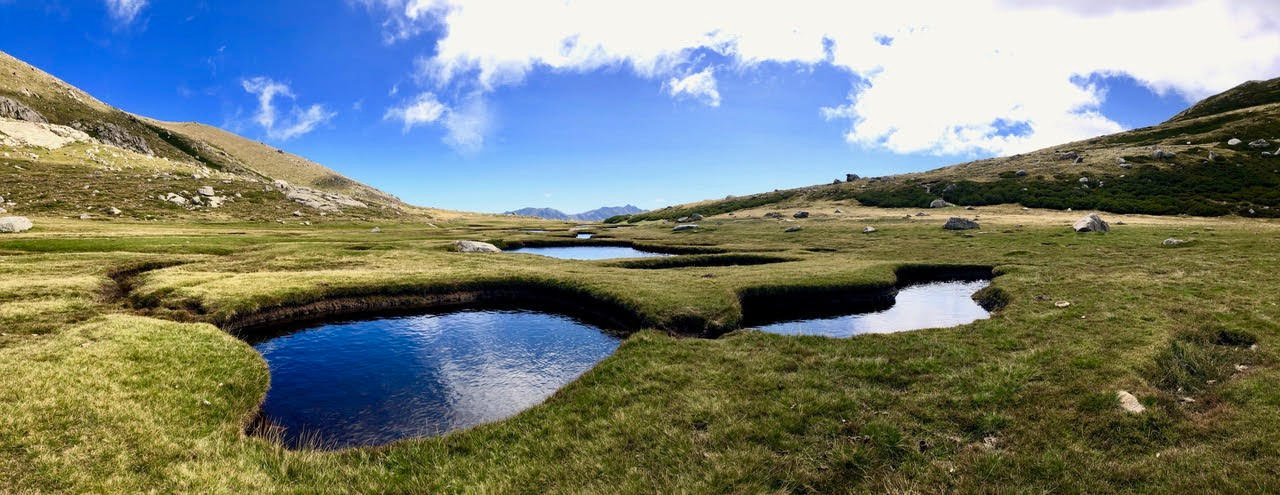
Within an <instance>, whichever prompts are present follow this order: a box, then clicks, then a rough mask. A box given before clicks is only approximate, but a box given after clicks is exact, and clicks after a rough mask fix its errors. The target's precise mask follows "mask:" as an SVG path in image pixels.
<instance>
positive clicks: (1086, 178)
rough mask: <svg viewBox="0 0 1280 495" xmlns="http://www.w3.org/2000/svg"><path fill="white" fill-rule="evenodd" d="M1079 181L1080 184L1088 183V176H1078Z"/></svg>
mask: <svg viewBox="0 0 1280 495" xmlns="http://www.w3.org/2000/svg"><path fill="white" fill-rule="evenodd" d="M1080 183H1081V184H1088V183H1089V178H1088V177H1081V178H1080Z"/></svg>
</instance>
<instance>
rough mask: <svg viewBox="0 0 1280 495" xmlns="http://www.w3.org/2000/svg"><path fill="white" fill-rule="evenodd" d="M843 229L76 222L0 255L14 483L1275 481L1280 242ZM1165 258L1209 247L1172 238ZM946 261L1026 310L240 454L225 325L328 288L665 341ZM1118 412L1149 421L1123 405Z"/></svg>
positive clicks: (720, 357) (1264, 226)
mask: <svg viewBox="0 0 1280 495" xmlns="http://www.w3.org/2000/svg"><path fill="white" fill-rule="evenodd" d="M813 206H815V207H818V208H821V207H823V206H822V205H813ZM845 208H849V209H850V211H849V212H848V213H847V216H846V217H843V218H839V219H837V218H831V217H824V216H821V215H818V216H816V217H815V218H812V219H809V220H804V221H801V222H798V223H799V224H800V225H803V226H804V230H803V231H801V232H796V233H784V232H782V230H783V229H782V228H781V227H780V226H779V225H778V224H777V223H776V222H773V221H768V220H760V219H745V218H743V219H733V218H720V217H718V218H709V219H706V220H704V221H703V222H701V223H702V224H704V225H705V226H706V228H705V229H704V230H703V231H702V232H699V233H695V234H672V233H670V232H669V227H668V226H664V225H663V224H661V223H657V224H650V223H642V224H638V225H637V226H635V227H631V228H625V229H612V230H609V231H608V233H609V235H610V236H612V238H613V240H620V241H630V242H635V243H642V244H645V243H647V244H661V245H670V246H678V245H694V244H696V245H698V246H700V247H703V248H706V247H715V248H718V249H722V250H724V251H726V254H713V255H696V256H695V258H699V259H701V258H709V259H718V258H724V257H732V256H746V257H773V256H776V257H779V258H785V259H787V260H790V261H785V262H780V263H770V264H758V265H751V266H741V265H739V266H673V267H665V268H662V269H647V270H644V269H635V268H627V267H625V266H626V263H620V262H614V261H599V262H580V261H567V260H556V259H551V258H543V257H537V256H532V255H518V254H500V255H463V254H458V253H450V252H448V251H447V249H446V246H447V245H448V244H449V243H450V242H451V240H453V239H457V238H468V237H469V238H488V239H494V238H498V239H506V240H510V241H513V242H514V241H518V240H521V239H528V238H531V237H533V236H531V235H526V234H521V233H519V230H520V229H521V228H527V227H530V226H531V225H528V224H519V223H516V222H517V221H513V220H505V219H502V220H487V219H476V220H475V221H473V222H472V223H475V225H476V226H475V227H472V228H468V227H463V226H460V225H454V226H452V227H448V228H440V229H425V228H423V227H422V226H421V225H415V224H385V223H384V224H383V227H384V228H383V232H382V233H380V234H371V233H369V232H368V229H367V228H366V226H362V225H359V224H351V225H337V224H335V225H331V226H326V227H324V228H322V229H315V230H312V229H302V228H297V227H285V226H279V227H269V226H268V227H262V226H259V227H253V228H247V227H246V225H248V224H233V225H225V226H219V225H217V224H210V225H186V224H173V225H168V226H166V225H154V224H150V223H147V224H127V223H113V224H102V225H98V226H97V230H96V231H94V232H93V233H75V232H73V231H69V230H62V229H61V228H59V227H58V226H59V225H70V226H74V225H75V224H74V223H66V222H64V223H61V224H59V223H57V222H54V223H53V226H52V227H46V228H45V229H44V230H43V231H40V232H33V233H31V234H23V235H21V236H18V237H16V238H14V239H8V240H4V241H3V244H0V326H3V328H4V330H3V334H4V335H0V425H3V426H0V473H3V474H4V476H0V491H6V492H25V491H35V492H119V493H136V492H175V491H176V492H201V493H218V492H227V493H231V492H235V493H244V492H384V493H385V492H392V493H421V492H486V491H487V492H529V491H538V492H603V493H617V492H653V491H660V492H726V491H728V492H738V493H758V492H818V493H828V492H837V493H838V492H885V491H888V492H899V493H910V492H918V493H936V492H1005V491H1007V492H1088V493H1108V492H1135V491H1137V492H1154V493H1188V492H1195V493H1210V492H1237V493H1258V492H1270V491H1277V490H1280V485H1278V484H1277V480H1276V478H1274V476H1272V475H1271V473H1274V472H1276V470H1277V469H1280V461H1278V460H1277V459H1280V447H1277V446H1278V445H1280V441H1278V440H1280V426H1278V425H1280V387H1278V386H1277V385H1276V384H1277V383H1280V373H1277V371H1276V369H1275V368H1274V365H1273V363H1274V362H1275V353H1274V351H1273V349H1274V348H1275V346H1276V345H1277V343H1278V342H1280V323H1278V322H1280V307H1278V306H1277V303H1276V302H1275V300H1274V297H1273V293H1274V291H1273V290H1272V289H1273V288H1274V287H1276V286H1277V285H1280V280H1278V279H1277V277H1280V275H1277V274H1276V273H1275V271H1274V270H1273V269H1272V267H1274V266H1276V264H1277V263H1280V252H1277V251H1276V250H1275V249H1273V245H1274V243H1275V239H1276V238H1277V236H1278V234H1280V225H1277V224H1275V223H1273V222H1270V221H1264V220H1234V219H1228V220H1212V219H1196V218H1192V219H1169V218H1167V219H1142V218H1129V219H1127V220H1129V222H1128V223H1130V225H1126V226H1120V227H1117V228H1116V230H1115V231H1114V232H1112V233H1111V234H1108V235H1077V234H1074V233H1070V232H1069V229H1067V228H1066V227H1065V226H1064V225H1061V223H1060V221H1059V220H1056V219H1050V217H1048V216H1042V215H1041V214H1039V213H1035V212H1032V213H1022V212H1020V211H1019V210H1018V209H1017V208H1003V209H996V210H991V211H982V212H979V213H981V214H983V215H984V217H986V218H985V219H984V220H983V227H984V229H983V230H982V231H981V233H978V234H976V235H970V236H965V235H964V234H957V233H952V232H947V231H943V230H942V229H941V228H939V225H940V223H941V218H938V219H930V218H929V217H926V218H925V219H924V220H918V219H914V220H907V219H903V218H902V216H903V213H904V212H902V211H883V210H876V209H870V208H857V209H856V210H855V209H853V208H851V207H845ZM984 210H985V209H984ZM1019 215H1021V216H1019ZM1053 218H1056V217H1053ZM37 220H38V223H44V224H45V225H49V222H41V221H40V220H41V219H37ZM544 225H546V226H548V228H550V229H553V234H552V235H555V233H556V232H558V230H554V229H559V228H561V227H560V226H558V225H556V224H550V223H548V224H544ZM862 225H875V226H877V228H879V229H880V232H878V233H877V234H876V235H873V236H866V235H862V234H860V233H856V232H857V231H858V230H860V227H861V226H862ZM228 232H241V234H238V235H227V233H228ZM137 233H143V235H141V236H137V235H136V234H137ZM73 235H74V236H75V237H76V238H74V239H68V238H69V237H71V236H73ZM1167 237H1179V238H1185V239H1193V240H1195V241H1196V242H1195V243H1194V244H1191V245H1189V246H1187V247H1181V248H1179V249H1165V248H1162V247H1160V241H1161V240H1162V239H1165V238H1167ZM173 263H180V264H176V265H174V266H168V265H169V264H173ZM929 264H934V265H939V264H940V265H985V266H994V267H996V268H997V270H998V271H999V272H1000V273H1001V274H1002V275H1001V276H1000V277H999V278H997V279H996V281H995V284H994V286H995V287H996V289H993V290H996V291H998V292H999V294H1000V298H1001V299H1002V302H1003V303H1004V306H1003V309H1000V310H999V313H998V314H997V316H996V317H995V318H992V319H990V320H984V321H980V322H976V323H974V324H971V325H966V326H963V327H958V328H953V329H935V330H924V331H917V332H908V333H900V334H890V335H866V336H860V337H855V338H852V339H828V338H818V337H788V336H779V335H771V334H764V333H759V332H755V331H749V330H745V331H734V332H731V333H729V334H727V335H724V336H722V337H720V338H718V339H698V338H688V337H683V336H680V335H673V334H670V333H668V332H666V331H661V330H655V329H641V330H638V331H635V332H634V333H632V334H631V335H630V336H629V337H628V338H627V339H626V340H625V341H624V343H623V344H622V346H621V347H620V348H619V349H618V351H617V352H616V353H615V354H614V355H613V356H612V357H610V358H608V359H606V360H605V361H604V362H602V363H601V364H600V365H599V366H597V367H596V368H594V369H593V370H591V371H590V372H588V373H587V374H585V375H584V376H582V377H581V378H580V379H579V380H577V381H575V382H574V383H572V384H570V385H569V386H567V387H565V388H564V389H562V390H561V391H559V392H558V393H556V394H555V395H554V396H553V397H552V398H550V399H549V400H548V401H547V402H546V403H544V404H542V405H540V406H537V407H534V408H532V409H530V410H528V411H525V412H524V413H521V414H520V415H517V416H516V417H514V418H511V419H509V420H507V421H502V422H498V423H493V424H488V425H484V426H480V427H477V428H474V429H471V430H467V431H462V432H456V433H453V434H449V435H446V436H443V437H437V438H426V439H419V440H409V441H404V442H399V443H396V444H393V445H390V446H387V447H382V448H376V449H351V450H344V451H338V452H316V451H289V450H286V449H283V448H281V447H280V446H278V445H276V444H273V443H272V442H270V441H269V440H268V439H263V438H258V437H253V436H246V435H245V434H244V433H243V427H244V425H245V424H246V422H247V421H248V420H249V419H250V418H251V417H252V416H253V414H254V412H255V410H256V407H257V404H258V403H259V402H260V401H261V400H262V397H263V394H264V393H265V390H266V389H267V387H268V386H269V377H268V376H267V373H266V368H265V364H264V363H263V361H262V360H261V358H260V357H259V356H258V355H257V354H256V353H255V352H254V351H253V350H252V348H250V347H249V346H247V345H246V344H244V343H243V342H241V341H239V340H237V339H235V338H233V337H231V336H229V335H228V334H227V333H226V332H223V331H221V330H219V329H218V328H216V327H215V326H213V325H210V324H208V323H205V322H206V321H210V322H211V321H221V320H224V319H226V318H228V317H230V316H231V315H235V314H244V313H251V312H254V311H259V310H262V309H264V308H269V307H276V306H281V305H284V306H288V305H297V304H305V303H307V302H314V301H316V300H323V299H326V298H332V297H342V296H358V295H377V294H391V293H405V294H420V293H427V292H431V291H442V290H446V291H447V290H456V289H458V288H464V287H483V286H495V287H496V286H503V285H511V284H532V285H534V286H541V287H554V288H558V289H562V290H569V291H574V292H575V293H576V294H578V296H576V297H581V298H583V299H585V300H601V301H611V302H612V303H613V304H616V305H618V307H619V308H620V310H622V311H627V312H631V313H633V314H635V315H637V316H639V317H642V319H643V320H644V321H646V322H648V323H647V324H646V326H653V327H656V328H671V329H673V330H680V331H685V330H688V329H689V326H688V325H690V322H695V323H696V324H697V325H704V326H708V325H709V326H715V327H717V328H722V329H732V328H734V327H736V326H737V322H738V321H740V319H741V314H742V306H741V304H742V303H741V301H742V300H741V298H740V297H741V295H742V294H744V293H747V292H752V293H762V296H761V297H769V296H770V294H771V292H770V291H775V292H772V293H773V294H779V295H780V294H783V293H784V292H779V291H791V290H804V289H812V288H821V287H831V288H844V289H857V288H863V289H866V288H872V287H883V286H885V285H888V284H893V283H895V279H896V278H897V277H895V272H896V273H897V275H898V276H902V277H905V278H911V277H913V276H918V275H917V274H915V273H913V272H911V270H910V269H901V268H900V267H903V266H919V265H929ZM127 268H149V269H150V270H149V271H139V272H138V273H137V274H136V275H135V276H134V277H133V278H132V279H130V283H129V286H130V287H132V289H133V292H132V293H131V294H130V295H128V296H127V297H125V298H123V299H120V298H118V297H113V296H112V295H111V293H110V291H109V290H107V289H108V288H110V287H111V286H112V284H113V280H112V279H111V278H110V277H109V275H112V274H114V273H116V272H117V271H119V270H121V269H127ZM651 268H656V267H651ZM904 270H905V271H904ZM762 291H763V292H762ZM1060 300H1068V301H1070V302H1071V303H1072V304H1071V306H1069V307H1067V308H1058V307H1056V306H1055V305H1054V303H1055V302H1056V301H1060ZM139 313H141V314H146V315H150V316H141V315H140V314H139ZM169 319H190V320H195V321H191V322H187V323H180V322H176V321H169ZM1255 344H1256V345H1257V347H1256V348H1253V347H1252V346H1254V345H1255ZM1236 365H1243V366H1246V367H1247V368H1244V371H1237V369H1236ZM1116 390H1128V391H1130V392H1132V393H1134V394H1135V395H1137V396H1138V397H1139V398H1140V400H1141V401H1142V402H1143V403H1144V404H1145V405H1146V406H1147V408H1148V410H1147V412H1146V413H1143V414H1141V415H1130V414H1126V413H1124V412H1122V411H1121V410H1120V408H1119V406H1118V404H1117V402H1116V398H1115V392H1116ZM1184 397H1188V398H1192V399H1194V400H1195V402H1186V401H1184V400H1183V398H1184ZM206 402H207V404H206ZM1157 454H1159V455H1158V456H1157Z"/></svg>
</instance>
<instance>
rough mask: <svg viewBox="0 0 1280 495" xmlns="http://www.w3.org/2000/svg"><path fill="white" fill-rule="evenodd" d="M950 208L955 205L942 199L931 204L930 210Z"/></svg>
mask: <svg viewBox="0 0 1280 495" xmlns="http://www.w3.org/2000/svg"><path fill="white" fill-rule="evenodd" d="M948 206H955V205H953V204H951V203H948V202H947V201H946V200H944V199H942V198H938V199H935V200H933V201H932V202H930V203H929V207H930V208H946V207H948Z"/></svg>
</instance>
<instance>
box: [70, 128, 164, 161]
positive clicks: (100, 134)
mask: <svg viewBox="0 0 1280 495" xmlns="http://www.w3.org/2000/svg"><path fill="white" fill-rule="evenodd" d="M71 127H74V128H76V129H80V130H82V131H84V132H87V133H89V134H91V135H93V136H94V137H96V138H98V140H99V141H102V142H103V143H106V144H109V145H112V146H115V147H117V148H122V149H126V150H130V151H135V152H138V153H142V154H144V155H154V154H155V153H153V152H152V151H151V146H149V145H147V141H146V140H145V139H142V138H140V137H138V136H135V135H133V134H130V133H129V131H126V130H125V129H124V128H123V127H120V126H119V125H116V124H114V123H111V122H85V121H79V122H76V123H74V124H71Z"/></svg>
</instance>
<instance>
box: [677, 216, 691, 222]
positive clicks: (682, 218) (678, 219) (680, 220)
mask: <svg viewBox="0 0 1280 495" xmlns="http://www.w3.org/2000/svg"><path fill="white" fill-rule="evenodd" d="M676 221H677V222H681V223H684V222H688V221H689V217H680V218H677V219H676Z"/></svg>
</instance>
